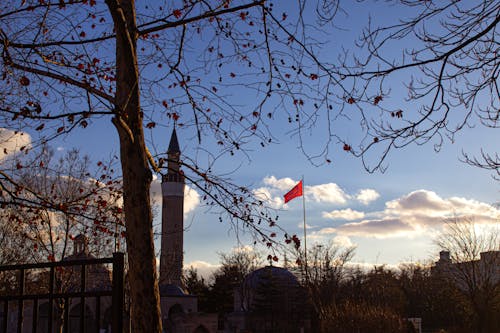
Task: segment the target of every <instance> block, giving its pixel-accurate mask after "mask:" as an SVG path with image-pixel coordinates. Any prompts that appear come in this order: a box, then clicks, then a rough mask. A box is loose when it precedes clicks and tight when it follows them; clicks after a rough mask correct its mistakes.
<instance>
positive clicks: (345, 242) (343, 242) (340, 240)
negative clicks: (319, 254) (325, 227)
mask: <svg viewBox="0 0 500 333" xmlns="http://www.w3.org/2000/svg"><path fill="white" fill-rule="evenodd" d="M332 242H333V244H334V245H338V246H340V247H353V246H356V244H354V243H353V242H352V241H351V239H350V238H349V237H347V236H345V235H341V236H335V237H334V238H333V241H332Z"/></svg>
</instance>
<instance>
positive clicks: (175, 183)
mask: <svg viewBox="0 0 500 333" xmlns="http://www.w3.org/2000/svg"><path fill="white" fill-rule="evenodd" d="M167 154H168V172H167V174H166V175H164V176H163V178H162V182H161V192H162V196H163V204H162V222H161V227H162V228H161V255H160V287H161V286H163V285H168V284H173V285H176V286H179V287H182V280H181V277H182V265H183V233H184V175H183V173H182V171H181V170H180V163H179V157H180V155H181V152H180V149H179V142H178V141H177V133H176V132H175V128H174V131H173V132H172V137H171V138H170V144H169V146H168V151H167Z"/></svg>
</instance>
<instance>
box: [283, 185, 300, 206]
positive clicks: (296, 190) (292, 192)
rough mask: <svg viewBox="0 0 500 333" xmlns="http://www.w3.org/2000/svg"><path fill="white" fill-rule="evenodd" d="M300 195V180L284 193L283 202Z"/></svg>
mask: <svg viewBox="0 0 500 333" xmlns="http://www.w3.org/2000/svg"><path fill="white" fill-rule="evenodd" d="M300 196H302V180H301V181H300V182H299V183H298V184H297V185H295V186H294V187H293V188H292V189H291V190H290V191H288V193H287V194H285V203H287V202H288V201H290V200H292V199H294V198H296V197H300Z"/></svg>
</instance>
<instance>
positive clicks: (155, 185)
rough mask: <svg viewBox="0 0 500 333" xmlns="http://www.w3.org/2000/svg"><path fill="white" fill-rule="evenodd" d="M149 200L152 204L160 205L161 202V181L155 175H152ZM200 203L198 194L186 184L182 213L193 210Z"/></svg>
mask: <svg viewBox="0 0 500 333" xmlns="http://www.w3.org/2000/svg"><path fill="white" fill-rule="evenodd" d="M150 193H151V202H152V203H153V205H160V206H161V202H162V194H161V182H160V180H159V179H158V177H157V176H156V175H153V182H152V183H151V190H150ZM199 205H200V194H199V193H198V192H197V191H196V190H195V189H194V188H192V187H190V186H188V185H186V187H185V189H184V215H186V214H188V213H190V212H191V211H193V210H194V209H195V208H196V207H198V206H199Z"/></svg>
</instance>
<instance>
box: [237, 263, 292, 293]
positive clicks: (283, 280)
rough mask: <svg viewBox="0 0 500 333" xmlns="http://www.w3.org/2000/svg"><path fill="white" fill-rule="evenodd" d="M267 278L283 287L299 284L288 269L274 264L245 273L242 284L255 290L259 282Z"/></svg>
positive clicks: (263, 281)
mask: <svg viewBox="0 0 500 333" xmlns="http://www.w3.org/2000/svg"><path fill="white" fill-rule="evenodd" d="M269 280H271V281H273V282H274V283H275V284H276V285H277V286H280V287H285V288H290V287H297V286H298V285H299V282H298V281H297V277H296V276H295V275H293V274H292V273H291V272H290V271H289V270H287V269H286V268H282V267H276V266H266V267H262V268H259V269H257V270H255V271H253V272H252V273H250V274H248V275H247V277H246V278H245V281H244V282H243V285H244V288H246V289H247V290H248V289H253V290H255V289H256V288H258V286H259V285H260V284H261V283H266V282H267V281H269Z"/></svg>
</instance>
